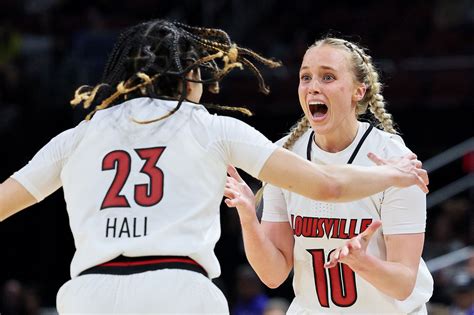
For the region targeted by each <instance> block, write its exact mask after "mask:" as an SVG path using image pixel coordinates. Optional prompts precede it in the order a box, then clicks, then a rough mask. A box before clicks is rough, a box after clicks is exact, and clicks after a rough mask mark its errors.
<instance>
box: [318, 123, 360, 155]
mask: <svg viewBox="0 0 474 315" xmlns="http://www.w3.org/2000/svg"><path fill="white" fill-rule="evenodd" d="M358 129H359V123H358V121H357V120H352V121H351V122H350V123H349V122H348V123H347V124H344V125H341V126H340V127H338V128H337V129H336V130H335V131H334V132H331V133H328V134H325V135H321V134H318V133H315V137H314V140H315V143H316V145H317V146H318V147H320V148H321V149H322V150H324V151H326V152H331V153H336V152H339V151H342V150H344V149H345V148H347V147H348V146H349V145H350V144H351V143H352V142H353V141H354V139H355V137H356V135H357V130H358Z"/></svg>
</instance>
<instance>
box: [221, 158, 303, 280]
mask: <svg viewBox="0 0 474 315" xmlns="http://www.w3.org/2000/svg"><path fill="white" fill-rule="evenodd" d="M227 173H228V174H229V176H228V177H227V182H226V186H225V190H224V196H225V197H226V199H225V203H226V205H227V206H228V207H236V208H237V212H238V214H239V218H240V224H241V227H242V237H243V241H244V247H245V255H246V256H247V260H248V261H249V263H250V265H251V266H252V268H253V269H254V270H255V272H256V273H257V275H258V277H259V278H260V280H262V282H263V283H265V285H266V286H268V287H269V288H277V287H278V286H280V284H282V283H283V282H284V281H285V280H286V278H288V274H289V273H290V271H291V269H292V268H293V246H294V239H293V234H292V231H291V227H290V224H289V222H267V221H262V223H260V222H258V220H257V216H256V212H255V197H254V194H253V192H252V190H251V189H250V188H249V186H247V184H246V183H245V181H244V180H243V179H242V178H241V177H240V175H239V173H238V172H237V170H236V169H235V168H234V167H233V166H229V167H228V168H227ZM269 262H271V263H269Z"/></svg>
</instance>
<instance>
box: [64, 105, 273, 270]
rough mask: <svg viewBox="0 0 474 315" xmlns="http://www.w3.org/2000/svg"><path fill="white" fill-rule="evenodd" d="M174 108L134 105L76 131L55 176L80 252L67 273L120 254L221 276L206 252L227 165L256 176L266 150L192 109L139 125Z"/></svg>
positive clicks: (259, 139) (262, 142)
mask: <svg viewBox="0 0 474 315" xmlns="http://www.w3.org/2000/svg"><path fill="white" fill-rule="evenodd" d="M174 106H176V101H163V100H156V99H150V98H139V99H134V100H132V101H128V102H125V103H123V104H120V105H119V106H116V107H112V108H110V109H107V110H103V111H99V112H97V113H96V115H95V116H94V117H93V119H92V120H91V121H89V122H85V123H83V124H84V125H87V126H86V127H81V126H78V128H76V129H78V133H80V136H77V137H73V138H74V139H76V140H75V141H77V145H76V146H75V148H74V149H73V150H72V152H71V153H70V156H69V158H68V159H67V162H66V163H65V165H64V167H63V169H62V173H61V181H62V184H63V188H64V195H65V199H66V202H67V206H68V213H69V216H70V225H71V230H72V232H73V235H74V239H75V242H76V248H77V252H76V255H75V258H74V260H73V263H72V267H71V268H72V270H71V272H72V274H73V275H75V274H77V273H78V272H80V271H81V270H83V269H84V268H88V267H91V266H93V265H96V264H98V263H100V262H103V261H107V260H110V259H112V258H114V257H116V256H117V255H125V256H146V255H182V256H190V257H192V258H193V259H195V260H196V261H198V262H199V263H200V264H201V265H203V266H204V267H205V268H206V269H207V271H208V273H209V275H210V276H211V277H213V276H216V275H218V274H219V272H220V271H219V267H218V263H217V259H216V258H215V256H214V254H213V248H214V246H215V243H216V242H217V240H218V238H219V236H220V226H219V206H220V202H221V200H222V195H223V190H224V184H225V179H226V167H227V164H228V163H233V164H235V165H237V166H239V167H242V168H243V169H245V170H246V171H248V172H249V173H251V174H253V175H256V174H258V172H259V170H260V167H261V166H262V165H263V162H264V161H265V160H266V158H267V157H268V155H269V154H270V153H271V152H272V151H273V144H271V143H270V142H269V141H268V140H267V139H266V138H264V137H263V136H261V135H260V134H258V135H260V136H258V135H257V134H256V131H255V130H254V129H253V128H251V127H250V126H248V125H245V124H244V123H242V122H241V121H238V120H236V119H233V118H230V117H224V116H217V115H211V114H209V113H208V112H207V110H206V109H205V108H204V107H203V106H201V105H196V104H191V103H183V104H182V106H181V108H180V109H179V110H178V111H177V112H176V113H174V114H173V115H171V116H170V117H168V118H166V119H163V120H161V121H157V122H152V123H137V121H142V122H143V121H149V120H153V119H155V118H157V117H161V116H163V115H165V114H166V113H168V112H169V111H171V110H172V109H173V108H174ZM81 128H82V129H81ZM267 142H268V143H267ZM256 148H260V150H255V149H256ZM265 149H268V150H265Z"/></svg>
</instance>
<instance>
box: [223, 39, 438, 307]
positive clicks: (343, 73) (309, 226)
mask: <svg viewBox="0 0 474 315" xmlns="http://www.w3.org/2000/svg"><path fill="white" fill-rule="evenodd" d="M299 82H300V83H299V88H298V95H299V101H300V104H301V107H302V108H303V112H304V114H305V115H304V117H303V118H302V119H301V120H300V121H299V122H298V123H297V124H296V125H295V126H294V127H293V128H292V130H291V131H290V133H289V134H288V135H287V136H286V137H284V138H283V139H281V140H280V141H278V144H279V145H281V146H282V147H284V148H287V149H290V150H292V151H293V152H295V153H297V154H298V155H300V156H301V157H303V158H305V159H306V160H308V161H310V162H312V163H314V164H317V165H326V166H327V165H343V164H352V165H354V164H356V165H370V163H371V161H370V160H369V159H368V158H367V153H368V152H375V153H377V154H379V155H380V156H382V157H384V158H390V157H397V156H401V155H404V154H407V153H409V152H411V151H410V150H409V149H408V148H407V147H406V146H405V144H404V142H403V140H402V139H401V138H400V136H399V135H398V134H397V132H396V130H395V128H394V124H393V121H392V118H391V115H390V114H389V113H387V111H386V109H385V103H384V98H383V96H382V95H381V86H382V85H381V83H380V82H379V76H378V73H377V71H376V69H375V66H374V64H373V62H372V59H371V57H370V56H369V55H368V54H367V53H366V51H365V50H364V49H363V48H362V47H360V46H359V45H357V44H355V43H352V42H349V41H346V40H343V39H340V38H332V37H325V38H322V39H321V40H318V41H316V42H315V43H314V44H313V45H312V46H310V47H309V48H308V49H307V51H306V53H305V55H304V58H303V61H302V64H301V68H300V81H299ZM367 108H369V109H370V112H371V113H372V114H373V117H374V120H375V121H377V123H378V124H377V125H378V126H380V127H381V128H382V129H383V130H380V129H377V128H372V125H371V124H369V123H367V122H362V121H359V116H360V115H362V114H364V113H365V112H366V111H367ZM229 174H230V176H229V177H228V180H227V184H226V191H225V195H226V197H227V199H226V203H227V205H228V206H231V207H237V210H238V212H239V215H240V220H241V225H242V231H243V237H244V245H245V250H246V255H247V257H248V259H249V261H250V263H251V265H252V266H253V267H254V269H255V270H256V272H257V274H258V275H259V276H260V278H261V279H262V281H263V282H264V283H266V284H267V285H268V286H269V287H277V286H279V285H280V284H281V283H282V282H283V281H284V280H285V279H286V278H287V277H288V274H289V272H290V271H291V270H292V269H293V270H294V277H293V288H294V292H295V298H294V300H293V303H292V304H291V306H290V309H289V310H288V313H289V314H340V313H351V314H353V313H360V314H385V313H389V314H426V307H425V303H426V302H427V301H428V300H429V298H430V296H431V294H432V288H433V280H432V277H431V275H430V273H429V271H428V269H427V267H426V265H425V263H424V262H423V260H422V259H421V253H422V249H423V243H424V232H425V221H426V197H425V195H424V194H423V192H422V191H421V190H419V189H417V188H416V187H409V188H390V189H387V190H385V191H383V192H380V193H377V194H374V195H372V196H370V197H367V198H364V199H360V200H356V201H352V202H347V203H338V204H336V203H328V202H327V201H324V200H320V201H317V202H316V201H314V200H311V199H308V198H305V197H304V196H301V195H298V194H296V193H294V192H290V191H288V190H285V189H281V188H279V187H275V186H274V185H270V184H269V185H264V188H265V189H264V193H263V196H264V198H263V199H264V203H263V214H262V219H261V224H259V223H258V220H257V218H256V215H255V202H257V203H259V202H260V200H261V196H262V194H261V193H262V189H261V190H260V191H259V192H257V196H256V197H255V199H254V196H253V193H252V191H251V190H250V188H249V187H248V186H247V185H246V184H245V183H244V182H243V181H242V179H241V178H240V176H239V174H238V173H237V171H236V170H235V168H230V169H229ZM381 226H382V227H381ZM369 241H370V242H369ZM268 261H272V264H268Z"/></svg>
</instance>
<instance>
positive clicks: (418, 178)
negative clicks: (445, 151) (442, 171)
mask: <svg viewBox="0 0 474 315" xmlns="http://www.w3.org/2000/svg"><path fill="white" fill-rule="evenodd" d="M367 156H368V158H369V159H370V160H371V161H372V162H374V163H375V164H377V165H386V166H388V167H389V168H390V169H391V170H392V171H394V175H395V178H396V183H395V184H394V185H393V186H395V187H400V188H404V187H409V186H411V185H417V186H418V187H420V189H421V190H422V191H423V192H424V193H428V191H429V190H428V186H427V185H428V184H429V179H428V173H427V172H426V170H424V169H422V168H421V166H422V164H421V161H419V160H418V159H417V157H416V155H415V154H414V153H409V154H407V155H405V156H403V157H401V158H393V159H383V158H381V157H379V156H378V155H376V154H375V153H369V154H368V155H367Z"/></svg>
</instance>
